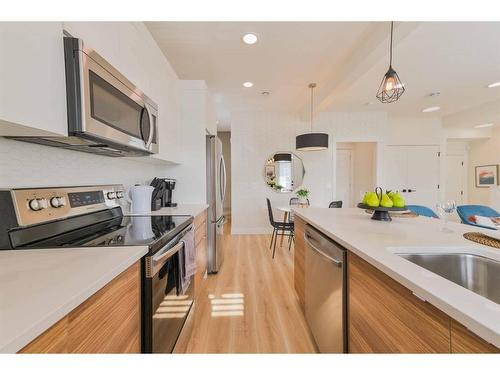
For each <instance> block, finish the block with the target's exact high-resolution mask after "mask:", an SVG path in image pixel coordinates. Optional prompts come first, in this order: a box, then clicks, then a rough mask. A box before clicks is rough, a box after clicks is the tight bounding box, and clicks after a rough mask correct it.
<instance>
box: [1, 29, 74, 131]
mask: <svg viewBox="0 0 500 375" xmlns="http://www.w3.org/2000/svg"><path fill="white" fill-rule="evenodd" d="M62 32H63V31H62V24H61V23H60V22H2V24H1V25H0V55H1V56H2V58H1V61H0V135H2V136H4V135H12V136H15V135H35V136H36V135H63V136H64V135H67V134H68V125H67V119H66V83H65V75H64V49H63V34H62Z"/></svg>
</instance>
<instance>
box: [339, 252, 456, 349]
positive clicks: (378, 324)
mask: <svg viewBox="0 0 500 375" xmlns="http://www.w3.org/2000/svg"><path fill="white" fill-rule="evenodd" d="M348 288H349V306H348V311H349V317H348V321H349V323H348V324H349V334H348V335H349V352H350V353H449V352H450V318H449V317H448V316H447V315H446V314H444V313H443V312H441V311H440V310H438V309H436V308H435V307H434V306H432V305H430V304H429V303H427V302H424V301H422V300H420V299H419V298H417V297H416V296H415V295H413V294H412V292H411V291H410V290H408V289H406V288H405V287H404V286H402V285H401V284H399V283H398V282H396V281H394V280H393V279H391V278H390V277H389V276H387V275H386V274H384V273H383V272H381V271H379V270H378V269H376V268H375V267H373V266H372V265H370V264H369V263H367V262H366V261H364V260H363V259H361V258H360V257H358V256H357V255H354V254H353V253H351V252H349V253H348Z"/></svg>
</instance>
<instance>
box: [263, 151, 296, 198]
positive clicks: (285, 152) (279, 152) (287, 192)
mask: <svg viewBox="0 0 500 375" xmlns="http://www.w3.org/2000/svg"><path fill="white" fill-rule="evenodd" d="M276 154H291V155H292V163H293V159H294V158H296V159H298V160H300V163H301V165H302V181H301V183H300V184H298V185H297V186H294V187H293V190H287V191H282V190H281V189H280V190H277V189H275V188H273V187H271V186H270V185H269V184H268V183H267V173H266V168H267V166H268V165H273V164H268V163H267V162H268V161H269V160H270V159H271V158H273V157H274V155H276ZM305 175H306V168H305V166H304V161H303V160H302V158H301V157H300V156H298V155H297V154H295V153H294V152H292V151H276V152H273V153H272V154H271V155H270V156H269V157H268V158H267V159H266V161H265V162H264V172H263V177H264V183H265V184H266V186H267V187H268V188H269V189H271V190H272V191H274V192H275V193H281V194H290V193H293V192H295V191H296V190H297V189H299V188H300V187H301V186H302V182H303V181H304V177H305Z"/></svg>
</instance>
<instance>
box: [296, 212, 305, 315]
mask: <svg viewBox="0 0 500 375" xmlns="http://www.w3.org/2000/svg"><path fill="white" fill-rule="evenodd" d="M294 222H295V229H294V240H295V242H294V246H293V248H294V250H293V251H294V256H293V283H294V286H295V291H296V292H297V296H298V298H299V304H300V307H301V308H302V311H304V302H305V289H306V284H305V262H306V260H305V256H306V255H305V254H306V244H305V242H304V232H305V226H306V223H305V222H304V221H303V220H302V219H300V218H299V217H298V216H295V219H294Z"/></svg>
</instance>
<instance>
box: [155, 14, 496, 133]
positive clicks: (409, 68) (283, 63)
mask: <svg viewBox="0 0 500 375" xmlns="http://www.w3.org/2000/svg"><path fill="white" fill-rule="evenodd" d="M146 25H147V27H148V28H149V30H150V31H151V33H152V35H153V37H154V38H155V40H156V41H157V42H158V44H159V46H160V48H161V49H162V50H163V52H164V54H165V56H166V57H167V59H168V60H169V62H170V63H171V64H172V66H173V68H174V69H175V71H176V72H177V74H178V76H179V78H181V79H203V80H206V82H207V85H208V87H209V88H210V89H211V90H212V91H213V93H214V94H215V98H216V105H217V116H218V120H219V121H220V125H219V127H220V128H222V129H227V128H228V127H229V125H230V112H231V111H238V110H259V109H262V110H287V111H301V110H303V109H305V107H306V106H307V105H308V101H309V92H308V89H307V84H308V83H309V82H317V83H318V89H317V101H316V105H317V106H318V109H320V110H338V111H363V110H370V111H377V110H381V111H388V112H390V113H395V114H405V115H417V116H439V117H442V118H443V123H444V124H445V126H454V127H472V126H473V125H477V124H479V123H484V122H491V121H498V119H499V118H500V107H499V106H498V105H496V104H495V103H496V102H498V103H500V87H499V88H495V89H488V88H486V85H487V84H489V83H491V82H496V81H500V22H488V23H486V22H484V23H476V22H424V23H415V22H409V23H408V22H405V23H397V24H396V25H395V46H394V60H393V66H394V68H395V69H396V70H397V72H398V74H399V75H400V77H401V79H402V81H403V82H404V84H405V87H406V92H405V93H404V95H403V96H402V98H401V99H400V100H399V101H398V102H396V103H392V104H382V103H379V102H377V99H376V98H375V93H376V91H377V88H378V85H379V84H380V80H381V78H382V76H383V74H384V73H385V71H386V70H387V65H388V43H389V38H388V36H389V23H387V22H386V23H380V22H255V23H247V22H148V23H146ZM246 32H254V33H256V34H257V35H258V36H259V41H258V43H257V44H255V45H251V46H249V45H245V44H244V43H243V42H242V41H241V37H242V35H243V34H244V33H246ZM244 81H252V82H253V83H254V87H252V88H250V89H246V88H243V87H242V83H243V82H244ZM262 91H270V92H271V94H270V95H269V96H262V95H261V94H260V93H261V92H262ZM434 91H440V92H441V95H440V96H438V97H432V98H431V97H429V96H428V94H429V93H431V92H434ZM368 102H372V103H374V104H370V105H367V104H366V103H368ZM433 105H438V106H441V108H442V110H441V111H439V112H433V113H429V114H422V113H421V110H422V108H424V107H428V106H433ZM485 109H486V110H485ZM461 113H463V114H464V116H461V115H460V114H461ZM481 116H482V117H481ZM489 118H491V120H489ZM476 120H477V121H476Z"/></svg>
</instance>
